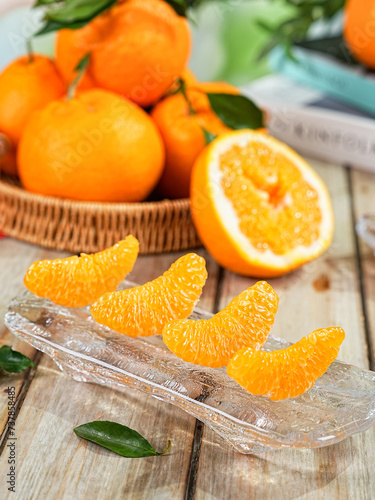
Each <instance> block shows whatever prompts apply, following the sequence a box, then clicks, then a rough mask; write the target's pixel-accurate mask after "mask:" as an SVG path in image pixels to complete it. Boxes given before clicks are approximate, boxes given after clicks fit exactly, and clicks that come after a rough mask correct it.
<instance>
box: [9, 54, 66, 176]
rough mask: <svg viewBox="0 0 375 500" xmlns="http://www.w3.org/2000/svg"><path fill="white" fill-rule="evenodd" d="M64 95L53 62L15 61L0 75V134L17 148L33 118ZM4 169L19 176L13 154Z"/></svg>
mask: <svg viewBox="0 0 375 500" xmlns="http://www.w3.org/2000/svg"><path fill="white" fill-rule="evenodd" d="M64 92H65V85H64V83H63V80H62V78H61V76H60V75H59V73H58V71H57V69H56V67H55V65H54V63H53V61H52V60H51V59H49V58H48V57H45V56H41V55H37V54H34V55H33V57H32V59H31V60H30V58H29V57H28V56H24V57H20V58H18V59H16V60H15V61H13V62H12V63H11V64H9V66H7V67H6V68H5V69H4V70H3V71H2V72H1V73H0V133H3V134H5V135H7V136H8V137H9V139H10V141H11V143H12V145H13V148H16V147H17V145H18V143H19V141H20V138H21V136H22V133H23V131H24V129H25V126H26V123H27V121H28V119H29V117H30V115H31V114H32V113H33V111H35V110H36V109H40V108H43V107H44V106H45V105H46V104H48V103H49V102H51V101H53V100H55V99H58V98H59V97H61V96H62V95H63V94H64ZM0 166H2V169H3V170H4V171H6V172H7V173H10V174H16V171H17V169H16V161H15V155H14V151H13V154H12V155H9V156H8V161H5V160H4V161H3V162H0Z"/></svg>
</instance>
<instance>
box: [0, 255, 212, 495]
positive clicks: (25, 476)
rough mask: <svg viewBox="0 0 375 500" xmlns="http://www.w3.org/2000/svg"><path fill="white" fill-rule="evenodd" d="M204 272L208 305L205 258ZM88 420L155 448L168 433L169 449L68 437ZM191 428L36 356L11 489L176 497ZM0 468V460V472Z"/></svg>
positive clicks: (136, 277) (156, 407)
mask: <svg viewBox="0 0 375 500" xmlns="http://www.w3.org/2000/svg"><path fill="white" fill-rule="evenodd" d="M199 253H202V252H199ZM179 255H180V254H168V255H164V256H149V257H142V258H140V259H139V260H138V261H137V263H136V266H135V269H134V271H133V272H132V274H131V276H129V279H132V280H133V281H136V282H138V283H142V282H145V281H147V280H149V279H152V278H154V277H156V276H158V275H160V274H161V273H162V272H163V271H164V270H166V269H167V268H168V267H169V265H170V264H171V263H172V262H173V261H174V260H175V259H176V258H177V257H178V256H179ZM208 271H209V279H208V283H207V285H206V287H205V289H204V294H203V297H202V301H201V306H202V307H205V308H207V309H211V308H212V307H213V301H214V295H215V290H216V280H217V266H216V264H213V262H212V261H209V262H208ZM95 419H102V420H114V421H117V422H120V423H122V424H125V425H128V426H130V427H132V428H135V429H137V430H138V431H139V432H141V433H142V434H143V435H144V436H145V437H146V438H148V439H149V440H150V441H151V442H152V444H153V445H154V446H155V448H156V449H158V450H160V449H163V447H165V446H166V443H167V439H168V438H170V439H171V440H172V449H171V452H170V453H168V454H167V455H166V456H162V457H151V458H145V459H126V458H122V457H120V456H118V455H115V454H113V453H111V452H109V451H106V450H104V449H102V448H100V447H98V446H96V445H94V444H92V443H88V442H86V441H84V440H81V439H79V438H78V437H76V436H75V435H74V433H73V428H74V427H75V426H77V425H80V424H82V423H85V422H89V421H91V420H95ZM194 426H195V419H194V418H193V417H190V416H189V415H187V414H186V413H184V412H183V411H182V410H179V409H176V408H174V407H172V406H171V405H168V404H166V403H163V402H160V401H157V400H155V399H153V398H151V397H149V396H148V395H145V394H141V393H138V392H136V391H133V390H122V389H121V390H120V389H116V388H113V387H111V388H107V387H103V386H98V385H95V384H82V383H78V382H75V381H73V380H71V379H70V378H69V377H67V376H65V375H63V374H61V372H60V371H59V370H58V369H57V368H56V367H55V365H54V363H53V362H52V361H51V360H50V359H49V358H48V357H47V356H43V359H42V361H41V363H40V365H39V368H38V373H37V376H36V377H35V378H34V380H33V382H32V384H31V386H30V389H29V391H28V394H27V396H26V399H25V401H24V403H23V405H22V409H21V411H20V414H19V416H18V418H17V421H16V434H17V438H18V440H17V467H18V468H17V493H18V495H19V498H30V499H34V498H35V499H36V498H43V499H60V498H61V499H66V498H79V499H86V498H87V499H90V500H91V499H92V498H95V499H106V498H122V497H125V498H126V497H127V498H132V499H136V500H138V499H149V498H155V499H159V498H165V499H169V498H173V499H179V498H181V499H182V498H183V496H184V492H185V485H186V478H187V473H188V469H189V461H190V451H191V447H192V439H193V431H194ZM6 469H7V465H6V464H0V476H1V477H5V474H6Z"/></svg>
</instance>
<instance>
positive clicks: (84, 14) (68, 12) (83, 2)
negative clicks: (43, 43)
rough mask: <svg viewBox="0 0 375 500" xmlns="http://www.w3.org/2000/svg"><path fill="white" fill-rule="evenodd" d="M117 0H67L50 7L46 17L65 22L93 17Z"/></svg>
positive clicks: (74, 21)
mask: <svg viewBox="0 0 375 500" xmlns="http://www.w3.org/2000/svg"><path fill="white" fill-rule="evenodd" d="M115 3H116V0H95V1H94V2H93V1H92V0H65V2H64V3H63V4H62V5H58V6H55V7H52V8H51V9H49V10H48V11H47V13H46V19H49V20H51V21H57V22H61V23H64V24H67V23H76V22H77V21H86V20H88V19H90V20H91V19H93V17H95V16H97V15H98V13H101V12H103V10H105V9H108V8H110V7H112V6H113V5H114V4H115Z"/></svg>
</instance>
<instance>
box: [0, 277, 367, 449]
mask: <svg viewBox="0 0 375 500" xmlns="http://www.w3.org/2000/svg"><path fill="white" fill-rule="evenodd" d="M130 286H134V284H133V283H130V282H125V283H124V284H123V287H124V288H127V287H130ZM192 317H193V318H196V319H198V318H209V317H211V315H210V314H208V313H206V312H204V311H201V310H199V309H196V310H195V312H194V314H193V315H192ZM5 323H6V325H7V326H8V328H9V329H10V330H11V331H12V332H13V333H14V334H15V335H17V337H19V338H20V339H22V340H24V341H26V342H28V343H29V344H31V345H32V346H34V347H35V348H36V349H39V350H40V351H42V352H45V353H46V354H48V355H49V356H51V358H52V359H53V360H54V361H55V363H56V364H57V365H58V366H59V368H60V369H61V370H63V371H64V372H66V373H67V374H69V375H70V376H72V377H73V378H74V379H75V380H77V381H80V382H96V383H99V384H105V385H111V384H116V385H119V386H125V387H129V388H133V389H138V390H140V391H143V392H146V393H149V394H151V395H152V396H153V397H155V398H157V399H160V400H162V401H166V402H168V403H171V404H173V405H175V406H178V407H179V408H182V409H183V410H185V411H186V412H188V413H189V414H190V415H193V416H194V417H196V418H198V419H199V420H201V421H202V422H204V423H205V424H206V425H208V426H209V427H210V428H211V429H213V430H214V431H215V432H217V433H218V434H219V435H220V436H222V437H223V438H224V439H225V440H226V441H227V442H229V443H230V444H231V445H233V446H234V447H235V448H236V449H237V450H238V451H240V452H241V453H255V452H260V451H265V450H268V449H280V448H318V447H321V446H327V445H330V444H333V443H337V442H338V441H341V440H343V439H345V438H346V437H348V436H350V435H352V434H355V433H357V432H362V431H364V430H366V429H368V428H369V427H370V426H371V425H372V424H373V423H374V420H375V373H373V372H369V371H364V370H361V369H359V368H356V367H355V366H351V365H348V364H345V363H341V362H335V363H333V364H332V365H331V367H330V368H329V370H328V371H327V373H326V374H325V375H323V376H322V377H321V378H320V379H319V380H318V381H317V382H316V384H315V386H314V387H313V388H312V389H310V390H309V391H307V392H306V393H305V394H304V395H302V396H298V397H296V398H292V399H287V400H284V401H279V402H274V401H271V400H270V399H268V398H266V397H263V396H253V395H251V394H249V393H247V392H246V391H245V390H244V389H242V388H241V387H240V386H239V385H238V384H237V383H235V382H234V381H233V380H232V379H230V378H229V377H228V376H227V375H226V372H225V369H213V368H205V367H202V366H197V365H193V364H189V363H185V362H184V361H182V360H180V359H179V358H177V357H176V356H175V355H174V354H173V353H171V352H170V351H169V350H168V349H167V348H166V347H165V346H164V344H163V342H162V339H161V337H157V336H155V337H150V338H138V339H134V338H131V337H127V336H126V335H121V334H117V333H116V332H114V331H112V330H110V329H109V328H106V327H104V326H101V325H99V324H97V323H95V321H94V320H93V318H92V317H91V316H90V314H89V310H88V308H83V309H68V308H64V307H60V306H56V305H55V304H53V303H52V302H50V301H49V300H45V299H40V298H38V297H35V296H34V295H32V294H31V293H30V292H27V291H26V292H23V293H21V294H20V295H18V296H17V297H15V298H14V299H13V300H12V301H11V302H10V304H9V306H8V309H7V312H6V314H5ZM288 345H290V344H289V342H287V341H285V340H282V339H277V338H272V337H270V338H269V340H268V341H267V343H266V345H265V347H264V348H265V349H267V350H273V349H280V348H285V347H286V346H288Z"/></svg>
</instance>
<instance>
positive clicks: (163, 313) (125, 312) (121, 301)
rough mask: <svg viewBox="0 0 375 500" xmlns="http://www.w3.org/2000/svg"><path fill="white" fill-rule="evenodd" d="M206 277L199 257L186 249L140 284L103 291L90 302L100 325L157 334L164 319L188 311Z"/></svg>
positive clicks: (133, 333) (134, 333) (185, 314)
mask: <svg viewBox="0 0 375 500" xmlns="http://www.w3.org/2000/svg"><path fill="white" fill-rule="evenodd" d="M206 279H207V271H206V262H205V260H204V259H203V257H200V256H199V255H196V254H194V253H190V254H187V255H184V256H183V257H181V258H179V259H178V260H177V261H176V262H174V264H172V265H171V267H170V268H169V269H168V270H167V271H166V272H165V273H164V274H163V275H162V276H159V277H158V278H156V279H155V280H153V281H150V282H148V283H146V284H145V285H142V286H137V287H134V288H130V289H128V290H122V291H119V292H114V293H107V294H105V295H103V297H101V298H100V299H99V300H98V301H97V302H95V303H94V304H93V305H92V306H91V314H92V316H93V317H94V319H95V320H96V321H97V322H98V323H101V324H102V325H105V326H108V327H109V328H112V330H115V331H117V332H119V333H124V334H126V335H129V336H130V337H139V336H144V337H148V336H150V335H158V334H161V333H162V331H163V327H164V325H165V324H166V323H168V322H170V321H172V320H174V319H180V318H187V317H188V316H190V314H191V313H192V311H193V309H194V306H195V304H196V302H197V301H198V299H199V297H200V295H201V293H202V289H203V286H204V284H205V283H206Z"/></svg>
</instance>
